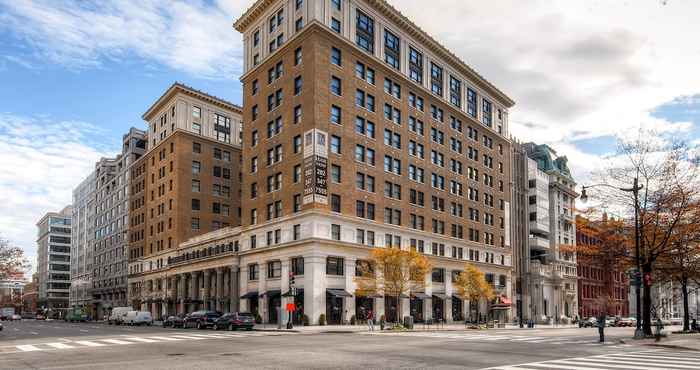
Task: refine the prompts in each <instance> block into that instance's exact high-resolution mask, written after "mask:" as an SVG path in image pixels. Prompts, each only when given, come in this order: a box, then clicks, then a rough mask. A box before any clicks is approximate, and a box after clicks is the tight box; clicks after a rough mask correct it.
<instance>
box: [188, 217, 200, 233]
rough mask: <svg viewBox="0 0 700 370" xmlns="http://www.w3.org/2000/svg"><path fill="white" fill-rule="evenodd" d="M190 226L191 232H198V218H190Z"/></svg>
mask: <svg viewBox="0 0 700 370" xmlns="http://www.w3.org/2000/svg"><path fill="white" fill-rule="evenodd" d="M190 226H191V227H192V230H199V218H197V217H192V220H191V222H190Z"/></svg>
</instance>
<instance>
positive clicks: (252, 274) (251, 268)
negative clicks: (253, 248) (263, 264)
mask: <svg viewBox="0 0 700 370" xmlns="http://www.w3.org/2000/svg"><path fill="white" fill-rule="evenodd" d="M251 241H252V239H251ZM259 278H260V265H258V264H257V263H256V264H252V265H248V280H258V279H259Z"/></svg>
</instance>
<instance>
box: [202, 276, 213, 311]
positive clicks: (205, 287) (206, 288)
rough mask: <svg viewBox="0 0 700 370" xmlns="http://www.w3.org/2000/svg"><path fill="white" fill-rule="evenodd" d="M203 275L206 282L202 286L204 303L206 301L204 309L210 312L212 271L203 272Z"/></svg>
mask: <svg viewBox="0 0 700 370" xmlns="http://www.w3.org/2000/svg"><path fill="white" fill-rule="evenodd" d="M202 275H203V280H204V281H203V284H202V285H203V288H202V301H204V306H203V308H204V309H205V310H208V309H210V307H211V306H210V302H209V298H210V296H209V291H210V287H211V270H209V269H206V270H204V271H202Z"/></svg>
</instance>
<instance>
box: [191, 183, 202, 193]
mask: <svg viewBox="0 0 700 370" xmlns="http://www.w3.org/2000/svg"><path fill="white" fill-rule="evenodd" d="M200 191H201V183H200V181H199V180H192V192H194V193H199V192H200Z"/></svg>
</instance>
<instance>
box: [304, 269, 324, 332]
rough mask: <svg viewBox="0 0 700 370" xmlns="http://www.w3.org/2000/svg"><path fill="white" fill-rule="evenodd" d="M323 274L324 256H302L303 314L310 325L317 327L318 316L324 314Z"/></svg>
mask: <svg viewBox="0 0 700 370" xmlns="http://www.w3.org/2000/svg"><path fill="white" fill-rule="evenodd" d="M325 272H326V258H325V256H304V314H305V315H306V316H308V317H309V323H310V324H312V325H318V318H319V316H320V315H321V314H325V313H326V274H325ZM327 319H328V318H326V321H327Z"/></svg>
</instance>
